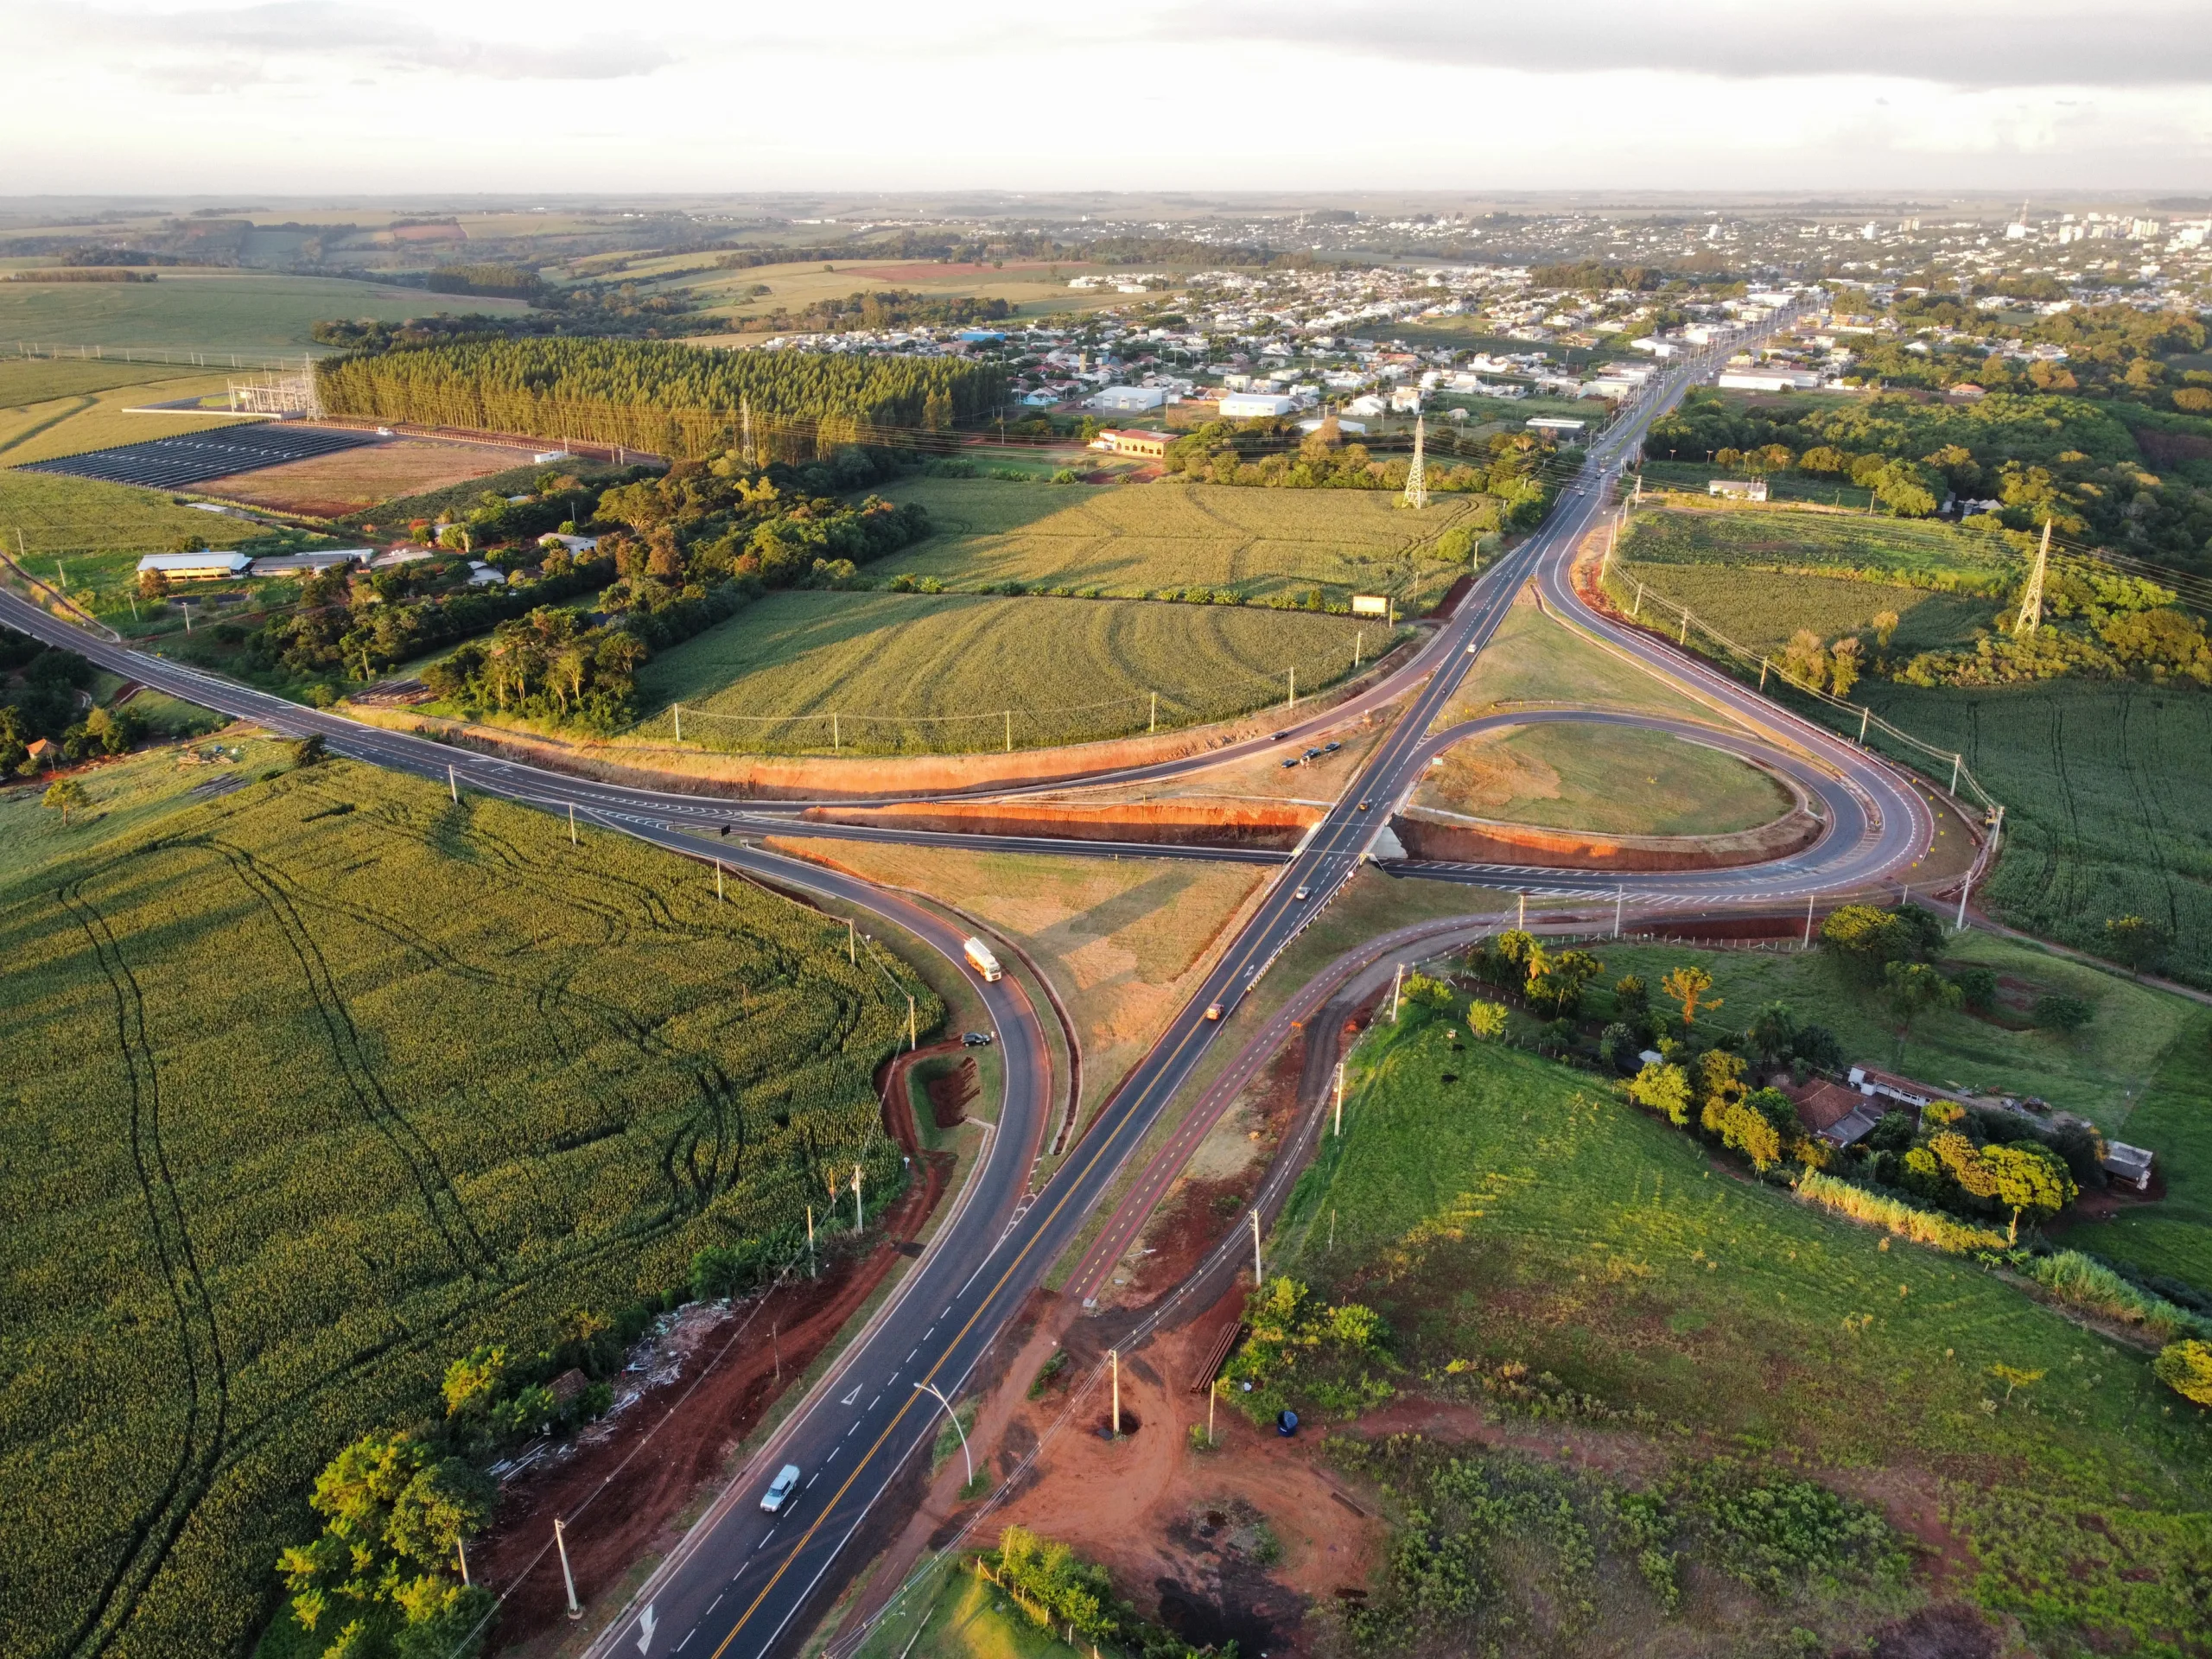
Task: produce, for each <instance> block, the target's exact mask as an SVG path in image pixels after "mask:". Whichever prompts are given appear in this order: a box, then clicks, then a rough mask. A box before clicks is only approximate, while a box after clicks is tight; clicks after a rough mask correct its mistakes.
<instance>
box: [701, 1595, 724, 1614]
mask: <svg viewBox="0 0 2212 1659" xmlns="http://www.w3.org/2000/svg"><path fill="white" fill-rule="evenodd" d="M721 1605H722V1599H721V1597H720V1596H716V1597H715V1599H713V1600H712V1601H710V1602H709V1603H708V1604H707V1612H706V1613H705V1614H702V1615H701V1617H702V1618H704V1617H707V1616H709V1615H711V1614H712V1613H713V1612H714V1611H715V1608H717V1607H719V1606H721Z"/></svg>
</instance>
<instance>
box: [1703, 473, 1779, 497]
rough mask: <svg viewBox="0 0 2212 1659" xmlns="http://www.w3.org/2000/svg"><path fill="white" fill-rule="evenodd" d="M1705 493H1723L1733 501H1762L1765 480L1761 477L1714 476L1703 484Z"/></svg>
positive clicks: (1764, 494)
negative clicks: (1714, 477)
mask: <svg viewBox="0 0 2212 1659" xmlns="http://www.w3.org/2000/svg"><path fill="white" fill-rule="evenodd" d="M1705 493H1707V495H1725V496H1727V497H1728V498H1729V499H1731V500H1735V501H1764V500H1765V499H1766V480H1764V479H1763V478H1716V479H1713V480H1712V481H1710V482H1709V483H1707V485H1706V486H1705Z"/></svg>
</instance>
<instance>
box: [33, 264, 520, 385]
mask: <svg viewBox="0 0 2212 1659" xmlns="http://www.w3.org/2000/svg"><path fill="white" fill-rule="evenodd" d="M463 309H466V310H470V311H490V312H496V313H500V314H503V315H504V314H509V313H515V314H518V313H521V312H523V311H526V310H528V309H529V307H528V306H526V305H524V304H523V303H522V302H520V301H518V300H493V299H482V298H478V297H475V296H470V297H469V298H468V299H467V302H466V303H465V304H463V303H462V302H460V301H458V300H456V299H455V298H454V296H450V295H438V294H426V293H424V292H423V291H422V290H421V289H406V288H389V287H386V286H385V284H383V283H363V282H356V281H353V279H351V278H346V277H291V276H278V275H275V274H272V273H265V272H259V271H242V270H236V271H234V270H222V271H200V270H195V271H180V272H171V271H163V272H162V273H161V277H160V279H159V280H158V281H156V282H151V283H0V339H5V340H9V341H15V340H27V341H28V340H35V341H37V342H39V343H40V344H41V345H42V346H54V345H62V346H102V347H104V348H105V349H106V350H108V351H118V350H122V349H125V348H128V349H130V350H132V351H146V350H152V351H160V350H162V349H163V348H167V349H168V350H169V351H170V352H172V353H188V352H201V353H223V354H225V359H226V360H224V361H222V362H219V363H210V364H208V365H207V367H209V368H211V369H227V368H229V367H230V366H231V365H230V363H229V362H228V360H227V357H228V354H229V353H239V354H240V355H241V356H250V357H251V359H252V363H251V366H255V367H258V366H259V361H260V359H261V357H262V356H264V355H265V354H270V353H285V352H292V353H297V352H300V351H302V350H304V349H306V348H307V347H308V346H309V343H310V342H309V339H308V329H309V328H310V327H313V326H314V325H315V323H317V322H320V321H325V320H326V319H329V318H334V317H376V318H379V319H381V320H383V321H386V322H397V321H401V320H402V319H404V318H407V317H416V316H428V315H430V314H431V313H432V312H435V311H441V310H444V311H458V310H463Z"/></svg>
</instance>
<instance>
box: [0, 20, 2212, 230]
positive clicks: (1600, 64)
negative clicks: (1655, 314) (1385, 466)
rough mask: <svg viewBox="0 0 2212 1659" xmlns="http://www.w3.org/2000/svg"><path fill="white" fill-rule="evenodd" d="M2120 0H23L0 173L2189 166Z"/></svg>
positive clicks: (2174, 172) (1943, 181)
mask: <svg viewBox="0 0 2212 1659" xmlns="http://www.w3.org/2000/svg"><path fill="white" fill-rule="evenodd" d="M2201 9H2202V0H2193V3H2191V4H2189V5H2184V4H2182V3H2180V0H2113V10H2107V11H2103V12H2096V13H2090V12H2087V11H2086V10H2083V9H2082V8H2080V7H2079V5H2078V0H2066V3H2064V4H2062V3H2060V0H2008V3H2005V4H2002V5H1999V3H1996V0H1970V3H1966V0H1926V3H1923V4H1920V5H1916V6H1911V7H1908V6H1906V5H1905V4H1904V0H1859V3H1858V4H1857V5H1855V6H1850V7H1821V8H1817V9H1793V8H1789V7H1787V6H1781V5H1776V4H1774V3H1773V0H1758V3H1754V0H1683V3H1675V4H1671V5H1654V4H1652V3H1650V0H1638V3H1631V0H1583V3H1580V4H1578V5H1576V6H1574V7H1573V8H1571V9H1560V8H1554V9H1549V10H1546V9H1538V8H1530V7H1528V6H1527V5H1525V4H1516V5H1513V6H1508V5H1506V4H1503V3H1501V0H1375V3H1371V4H1360V5H1351V4H1343V3H1324V0H1265V3H1262V0H1207V3H1197V0H1121V3H1117V4H1116V5H1114V6H1112V7H1098V8H1090V9H1080V10H1078V9H1075V8H1035V7H1032V8H1022V9H1017V8H1015V7H1014V6H1012V5H1010V4H1008V3H1006V0H935V3H932V4H931V5H927V6H917V5H913V4H912V3H898V4H893V3H892V0H825V3H821V4H817V5H816V6H814V7H811V8H806V9H800V8H795V7H791V6H789V5H778V6H768V5H764V4H761V3H760V0H751V3H746V0H739V3H737V4H735V5H732V4H728V3H720V0H718V3H713V4H709V3H705V0H689V3H686V0H677V3H673V4H664V5H662V6H659V7H657V8H655V9H653V10H650V11H645V10H638V11H633V12H631V13H627V14H625V13H621V12H613V11H610V10H609V9H608V8H607V6H606V5H605V4H604V0H592V3H588V4H586V3H582V0H539V3H527V0H442V3H439V4H436V5H432V4H429V3H428V0H260V3H250V4H244V5H240V4H211V3H207V0H98V3H90V0H87V3H60V4H47V5H43V6H32V7H25V8H23V9H22V10H21V11H20V12H19V14H18V16H19V17H20V23H19V25H18V26H16V27H15V28H14V29H12V32H11V45H14V46H15V47H16V49H17V56H18V60H19V61H25V62H29V61H37V62H40V63H41V64H44V65H46V66H47V70H46V73H43V74H41V75H39V76H28V75H26V76H19V77H18V78H17V79H16V81H15V82H14V83H13V84H12V85H11V88H10V99H8V100H7V101H6V102H5V103H4V104H0V153H5V154H7V155H8V156H9V157H10V162H11V165H10V168H9V169H8V172H9V175H10V183H9V185H8V186H7V187H6V188H11V189H15V190H26V191H29V190H36V191H118V190H130V191H137V190H151V189H160V190H168V191H175V190H194V191H198V190H210V191H232V190H240V189H248V190H267V191H276V190H284V191H289V192H330V191H335V190H359V191H376V190H392V189H407V190H427V189H443V190H448V191H472V190H497V191H517V190H537V189H563V188H590V189H594V190H650V189H655V188H664V189H669V190H684V191H709V190H711V191H721V190H758V189H774V188H835V189H868V188H883V189H898V190H912V189H916V188H962V187H977V188H982V187H1000V188H1009V189H1016V190H1020V189H1080V188H1100V189H1109V188H1153V189H1181V190H1220V189H1255V188H1271V189H1278V190H1292V191H1313V190H1321V189H1351V188H1376V187H1388V186H1394V185H1395V186H1402V187H1407V188H1453V189H1459V190H1464V191H1466V192H1468V193H1470V194H1479V193H1485V192H1495V191H1497V190H1501V189H1511V188H1558V187H1573V186H1593V187H1597V188H1613V189H1629V188H1662V189H1663V188H1675V189H1708V188H1751V189H1776V188H1780V189H1792V190H1795V189H1808V190H1828V189H1838V188H1900V189H1910V190H1918V191H1939V190H1941V189H1942V188H1947V187H1959V188H1967V187H1972V188H1984V187H1991V186H1995V187H2001V188H2034V189H2037V190H2038V191H2041V190H2046V189H2053V188H2091V187H2113V188H2119V187H2134V186H2144V187H2158V188H2165V187H2180V186H2184V185H2188V184H2190V182H2191V181H2193V180H2195V179H2197V178H2201V176H2202V173H2203V171H2204V168H2205V167H2206V166H2207V165H2208V163H2212V99H2207V98H2206V96H2205V91H2206V88H2205V86H2204V85H2203V83H2204V82H2205V81H2206V80H2207V79H2212V31H2207V30H2204V29H2202V28H2201V27H2198V26H2197V25H2196V13H2197V12H2199V11H2201ZM2069 89H2071V90H2069ZM210 92H214V93H219V94H220V96H219V97H218V98H210V97H207V96H206V94H207V93H210Z"/></svg>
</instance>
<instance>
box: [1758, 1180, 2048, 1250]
mask: <svg viewBox="0 0 2212 1659" xmlns="http://www.w3.org/2000/svg"><path fill="white" fill-rule="evenodd" d="M1797 1196H1798V1197H1799V1198H1803V1199H1805V1200H1806V1201H1807V1202H1808V1203H1810V1204H1817V1205H1820V1206H1821V1208H1822V1209H1824V1210H1833V1211H1835V1212H1836V1213H1837V1214H1838V1215H1840V1216H1847V1217H1850V1218H1851V1219H1852V1220H1853V1221H1863V1222H1866V1223H1867V1224H1870V1225H1872V1226H1876V1227H1880V1228H1884V1229H1885V1230H1888V1231H1890V1232H1891V1233H1894V1234H1895V1235H1897V1236H1898V1237H1899V1238H1905V1239H1910V1240H1911V1241H1912V1242H1913V1243H1916V1244H1925V1245H1927V1246H1928V1247H1929V1249H1937V1250H1944V1251H1948V1252H1949V1253H1950V1254H1952V1255H1959V1254H1961V1253H1962V1252H1965V1251H1967V1250H1994V1249H2003V1248H2004V1245H2005V1235H2004V1234H2002V1233H2000V1232H1998V1231H1996V1230H1994V1229H1993V1228H1988V1227H1974V1226H1969V1225H1968V1224H1967V1223H1965V1222H1962V1221H1955V1220H1954V1219H1953V1218H1952V1217H1949V1216H1942V1215H1937V1214H1936V1213H1935V1212H1934V1211H1929V1210H1916V1209H1915V1208H1913V1206H1912V1205H1909V1204H1906V1203H1904V1201H1903V1200H1901V1199H1897V1198H1890V1197H1888V1196H1886V1195H1885V1194H1883V1193H1880V1192H1868V1191H1867V1190H1866V1188H1865V1187H1863V1186H1853V1185H1852V1184H1851V1183H1850V1182H1848V1181H1842V1180H1838V1179H1836V1178H1835V1177H1834V1176H1833V1175H1823V1174H1821V1173H1820V1172H1819V1171H1818V1170H1808V1171H1807V1172H1806V1173H1804V1174H1803V1175H1802V1176H1800V1177H1799V1178H1798V1181H1797Z"/></svg>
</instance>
